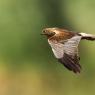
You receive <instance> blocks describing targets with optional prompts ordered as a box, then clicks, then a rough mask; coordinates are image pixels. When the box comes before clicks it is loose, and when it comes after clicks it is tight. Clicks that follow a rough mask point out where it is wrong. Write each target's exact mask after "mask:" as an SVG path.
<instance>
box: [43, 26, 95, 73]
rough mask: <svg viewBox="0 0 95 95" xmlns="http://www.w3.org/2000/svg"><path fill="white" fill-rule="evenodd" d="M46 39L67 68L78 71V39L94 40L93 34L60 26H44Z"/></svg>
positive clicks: (79, 68)
mask: <svg viewBox="0 0 95 95" xmlns="http://www.w3.org/2000/svg"><path fill="white" fill-rule="evenodd" d="M42 34H43V35H45V36H46V37H47V39H48V43H49V45H50V46H51V48H52V51H53V53H54V55H55V57H56V58H57V59H58V61H59V62H60V63H62V64H63V65H64V66H65V67H66V68H67V69H68V70H70V71H73V72H74V73H80V70H81V65H80V64H79V60H80V57H79V54H78V45H79V42H80V40H84V39H86V40H91V41H93V40H95V35H92V34H86V33H75V32H72V31H69V30H66V29H60V28H45V29H43V31H42Z"/></svg>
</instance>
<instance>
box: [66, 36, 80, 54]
mask: <svg viewBox="0 0 95 95" xmlns="http://www.w3.org/2000/svg"><path fill="white" fill-rule="evenodd" d="M80 40H81V36H74V37H72V38H71V39H68V41H67V42H66V43H64V52H65V53H66V54H68V55H75V54H78V44H79V42H80Z"/></svg>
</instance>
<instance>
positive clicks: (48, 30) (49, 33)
mask: <svg viewBox="0 0 95 95" xmlns="http://www.w3.org/2000/svg"><path fill="white" fill-rule="evenodd" d="M58 33H59V31H58V30H57V28H45V29H43V31H42V35H46V36H47V37H52V36H54V35H55V34H58Z"/></svg>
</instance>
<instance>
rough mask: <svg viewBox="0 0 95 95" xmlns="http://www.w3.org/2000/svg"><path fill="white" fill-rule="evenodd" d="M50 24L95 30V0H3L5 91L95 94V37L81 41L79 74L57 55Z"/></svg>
mask: <svg viewBox="0 0 95 95" xmlns="http://www.w3.org/2000/svg"><path fill="white" fill-rule="evenodd" d="M45 27H61V28H66V29H69V30H74V31H77V32H86V33H91V34H95V0H0V95H94V94H95V42H94V41H93V42H90V41H82V42H81V43H80V46H79V49H80V57H81V61H80V63H81V65H82V68H83V69H82V71H81V73H80V74H78V75H75V74H73V73H72V72H70V71H68V70H67V69H66V68H64V66H63V65H61V64H60V63H58V62H57V60H56V59H55V58H54V56H53V53H52V51H51V48H50V46H49V45H48V43H47V39H46V38H45V37H43V36H41V35H40V33H41V31H42V29H43V28H45Z"/></svg>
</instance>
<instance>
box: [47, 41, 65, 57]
mask: <svg viewBox="0 0 95 95" xmlns="http://www.w3.org/2000/svg"><path fill="white" fill-rule="evenodd" d="M48 42H49V44H50V46H51V48H52V51H53V53H54V55H55V57H56V58H62V57H63V54H64V49H63V44H61V43H54V42H52V41H50V40H48Z"/></svg>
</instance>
